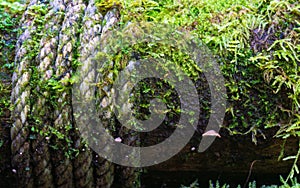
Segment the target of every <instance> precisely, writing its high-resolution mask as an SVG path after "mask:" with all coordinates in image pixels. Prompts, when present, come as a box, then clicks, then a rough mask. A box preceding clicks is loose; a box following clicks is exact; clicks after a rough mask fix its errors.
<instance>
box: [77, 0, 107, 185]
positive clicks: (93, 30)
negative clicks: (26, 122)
mask: <svg viewBox="0 0 300 188" xmlns="http://www.w3.org/2000/svg"><path fill="white" fill-rule="evenodd" d="M102 20H103V17H102V15H101V14H99V13H98V11H97V8H96V7H95V2H94V0H91V1H89V4H88V6H87V8H86V11H85V15H84V17H83V26H82V31H83V32H82V33H81V35H80V44H81V45H80V47H79V49H78V52H79V53H80V57H79V62H80V63H82V66H80V67H79V68H78V72H79V73H80V74H82V75H81V77H83V78H84V79H85V80H86V79H94V78H95V68H94V66H93V64H92V62H91V58H90V57H91V55H92V54H93V53H95V51H96V46H97V44H98V42H99V40H100V32H101V23H102ZM91 81H92V80H91ZM86 84H88V83H87V82H85V81H83V82H81V83H80V88H81V90H80V91H79V92H80V93H81V95H84V97H85V98H88V97H90V96H91V95H92V93H91V92H89V91H88V86H87V85H86ZM78 121H79V122H78ZM83 121H84V120H82V119H81V116H79V117H78V118H77V122H78V123H83ZM79 134H85V133H83V132H80V133H79V132H77V135H76V136H75V138H74V140H75V141H74V142H75V148H77V149H78V150H79V151H80V152H79V154H78V156H77V157H76V158H75V159H74V165H73V168H74V176H75V185H76V187H92V186H93V185H94V184H96V185H97V183H96V182H94V174H93V163H92V161H93V152H92V151H91V150H90V148H89V147H86V146H84V144H83V143H82V140H81V138H80V135H79ZM95 178H96V179H98V178H100V177H95Z"/></svg>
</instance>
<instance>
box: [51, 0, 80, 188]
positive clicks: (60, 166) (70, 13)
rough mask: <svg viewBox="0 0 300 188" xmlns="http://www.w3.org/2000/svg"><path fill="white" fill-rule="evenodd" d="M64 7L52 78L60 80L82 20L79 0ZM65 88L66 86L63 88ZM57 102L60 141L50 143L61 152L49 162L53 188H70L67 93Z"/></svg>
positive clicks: (65, 74)
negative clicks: (51, 166)
mask: <svg viewBox="0 0 300 188" xmlns="http://www.w3.org/2000/svg"><path fill="white" fill-rule="evenodd" d="M65 4H67V9H66V13H65V19H64V21H63V23H62V29H61V31H60V33H59V38H60V40H59V45H58V50H57V57H56V61H55V75H56V76H57V77H61V75H63V77H62V78H61V80H60V81H62V83H63V81H64V80H67V79H68V78H70V76H71V75H70V74H71V65H72V64H71V63H72V57H73V53H74V50H75V43H76V37H77V36H76V35H77V32H78V30H79V28H80V27H79V24H80V22H81V19H82V15H83V11H84V9H85V5H84V4H83V2H82V1H80V0H79V1H70V3H66V2H65ZM65 87H66V86H65ZM56 95H57V96H59V97H58V100H57V101H56V102H57V104H56V107H55V111H54V116H55V117H54V129H56V130H57V131H59V132H60V133H61V134H64V142H62V141H61V140H59V138H55V139H53V144H56V145H58V148H60V149H61V148H64V149H61V150H55V151H53V156H52V160H53V162H54V164H55V166H54V172H55V176H54V177H55V183H56V187H74V184H73V182H74V179H73V167H72V162H71V160H70V158H68V157H66V156H65V152H66V150H68V149H69V146H68V145H66V144H69V145H70V144H71V143H66V141H67V140H69V142H70V140H71V138H70V135H69V134H68V132H67V131H66V128H67V127H72V122H71V112H72V111H71V105H70V90H69V89H68V88H67V87H66V89H65V90H64V91H62V92H58V93H57V94H56Z"/></svg>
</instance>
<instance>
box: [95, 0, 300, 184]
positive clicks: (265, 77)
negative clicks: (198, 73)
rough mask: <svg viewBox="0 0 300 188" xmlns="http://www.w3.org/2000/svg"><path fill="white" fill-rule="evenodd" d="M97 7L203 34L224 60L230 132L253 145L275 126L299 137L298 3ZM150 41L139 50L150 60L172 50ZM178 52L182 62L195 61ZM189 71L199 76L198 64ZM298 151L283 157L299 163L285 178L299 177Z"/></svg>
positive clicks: (207, 0)
mask: <svg viewBox="0 0 300 188" xmlns="http://www.w3.org/2000/svg"><path fill="white" fill-rule="evenodd" d="M97 5H98V7H99V9H100V10H101V11H103V12H107V11H108V10H107V9H112V8H117V9H120V11H121V14H120V15H121V18H120V23H119V27H122V25H126V24H127V23H128V22H134V21H150V22H154V23H165V24H170V25H172V26H174V27H177V28H178V30H180V31H189V32H191V33H192V34H194V35H196V36H197V37H199V38H200V39H201V40H202V41H203V42H204V43H205V44H206V45H207V46H208V47H209V48H210V49H211V50H212V52H213V53H214V54H215V56H216V58H217V59H218V60H219V64H220V66H221V69H222V72H223V75H224V76H225V78H226V87H227V94H228V107H227V114H226V121H225V123H224V125H223V127H224V128H226V129H227V130H229V132H230V133H231V134H243V135H244V134H251V135H252V140H253V142H254V143H257V138H258V137H262V138H265V137H266V136H265V134H264V131H265V129H266V128H271V127H275V128H277V129H278V133H277V134H276V135H274V136H276V137H280V138H283V139H287V138H288V137H291V136H293V137H299V136H300V131H299V129H300V115H299V114H300V113H299V108H300V103H299V98H300V97H299V94H300V79H299V78H300V77H299V75H298V73H299V71H300V68H299V66H300V62H299V59H300V57H299V56H300V55H299V54H300V53H299V52H300V42H299V38H300V37H299V32H300V30H299V28H300V4H299V2H298V1H295V0H294V1H292V0H291V1H288V0H285V1H275V0H274V1H268V0H264V1H252V2H250V1H243V0H232V1H217V0H216V1H214V0H213V1H211V0H203V1H192V0H182V1H176V0H165V1H151V0H139V1H131V0H123V1H122V0H119V1H99V2H98V4H97ZM148 46H150V45H148ZM148 46H146V50H144V49H145V48H144V47H145V46H144V47H143V48H142V50H141V49H139V48H135V49H134V50H135V51H144V52H147V53H148V54H150V55H151V56H152V57H153V56H154V57H161V54H174V52H173V51H172V49H171V48H157V46H156V47H155V46H154V47H153V48H148ZM175 56H177V59H176V62H179V63H180V64H181V63H183V64H185V65H188V64H190V62H191V61H189V60H187V59H186V57H182V56H181V57H180V56H178V55H177V54H176V53H175ZM115 57H116V58H119V57H124V56H119V55H118V54H117V55H116V56H115ZM119 59H120V58H119ZM172 60H175V59H172ZM183 67H184V66H183ZM186 70H187V71H190V75H195V74H193V70H194V69H186ZM299 149H300V147H299ZM299 151H300V150H299ZM282 153H284V152H282ZM299 153H300V152H298V153H296V154H295V156H288V157H285V158H284V160H289V159H292V160H294V161H295V162H294V165H293V167H292V170H291V173H290V175H289V176H288V178H287V179H286V181H287V180H288V179H292V178H293V177H294V176H295V174H299V170H298V167H297V161H298V158H299ZM278 155H279V154H278ZM283 157H284V156H283V155H281V156H280V159H282V158H283Z"/></svg>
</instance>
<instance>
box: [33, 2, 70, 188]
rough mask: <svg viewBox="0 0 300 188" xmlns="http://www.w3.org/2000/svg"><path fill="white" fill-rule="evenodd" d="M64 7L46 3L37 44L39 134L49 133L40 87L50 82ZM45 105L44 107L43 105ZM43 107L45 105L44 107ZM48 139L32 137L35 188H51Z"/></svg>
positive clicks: (44, 97)
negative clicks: (47, 10) (40, 35)
mask: <svg viewBox="0 0 300 188" xmlns="http://www.w3.org/2000/svg"><path fill="white" fill-rule="evenodd" d="M65 9H66V6H65V4H64V2H63V1H61V0H55V1H52V2H50V11H49V12H48V13H47V15H46V25H45V28H44V30H43V32H44V33H45V35H44V36H43V38H42V39H41V41H40V46H41V47H40V51H39V55H38V58H37V59H38V62H39V65H38V74H39V77H40V79H39V80H40V82H39V84H38V86H37V88H35V89H36V91H37V93H38V94H36V95H37V96H33V97H35V98H36V99H37V100H36V101H37V102H36V103H35V104H34V105H33V108H32V109H33V115H34V117H35V119H36V120H37V121H36V126H37V130H38V131H42V132H43V133H47V132H49V126H51V120H50V118H49V117H47V116H49V114H50V113H51V109H50V108H49V101H47V98H49V95H50V94H49V91H47V88H46V89H45V88H42V87H43V85H45V84H46V82H47V81H48V80H49V79H50V77H51V76H52V74H53V70H52V66H53V64H52V62H54V60H55V58H56V56H57V54H56V50H57V47H58V43H59V41H58V39H59V36H58V34H59V31H60V30H61V25H62V21H63V18H64V15H63V14H62V13H63V12H65ZM46 102H48V104H47V103H46ZM46 104H47V105H46ZM48 144H49V138H47V137H45V136H44V135H41V134H36V139H35V140H33V142H32V152H33V155H32V156H33V164H34V165H35V166H34V170H33V173H34V176H35V186H36V187H45V186H47V187H54V182H53V175H52V168H53V167H52V164H51V158H50V151H49V145H48Z"/></svg>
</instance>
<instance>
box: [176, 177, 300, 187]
mask: <svg viewBox="0 0 300 188" xmlns="http://www.w3.org/2000/svg"><path fill="white" fill-rule="evenodd" d="M281 180H282V183H283V185H280V186H278V185H263V186H260V187H261V188H298V187H299V186H300V183H298V182H297V178H294V179H292V180H291V184H288V183H286V182H284V180H283V179H281ZM198 187H199V183H198V180H196V181H194V182H193V183H191V184H190V185H189V186H184V185H182V186H181V188H198ZM241 187H242V186H241V185H238V186H237V188H241ZM256 187H257V185H256V182H255V181H253V182H250V183H248V184H246V185H244V186H243V188H256ZM209 188H230V186H229V185H227V184H220V183H219V182H218V181H217V182H215V183H213V182H212V181H209Z"/></svg>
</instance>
